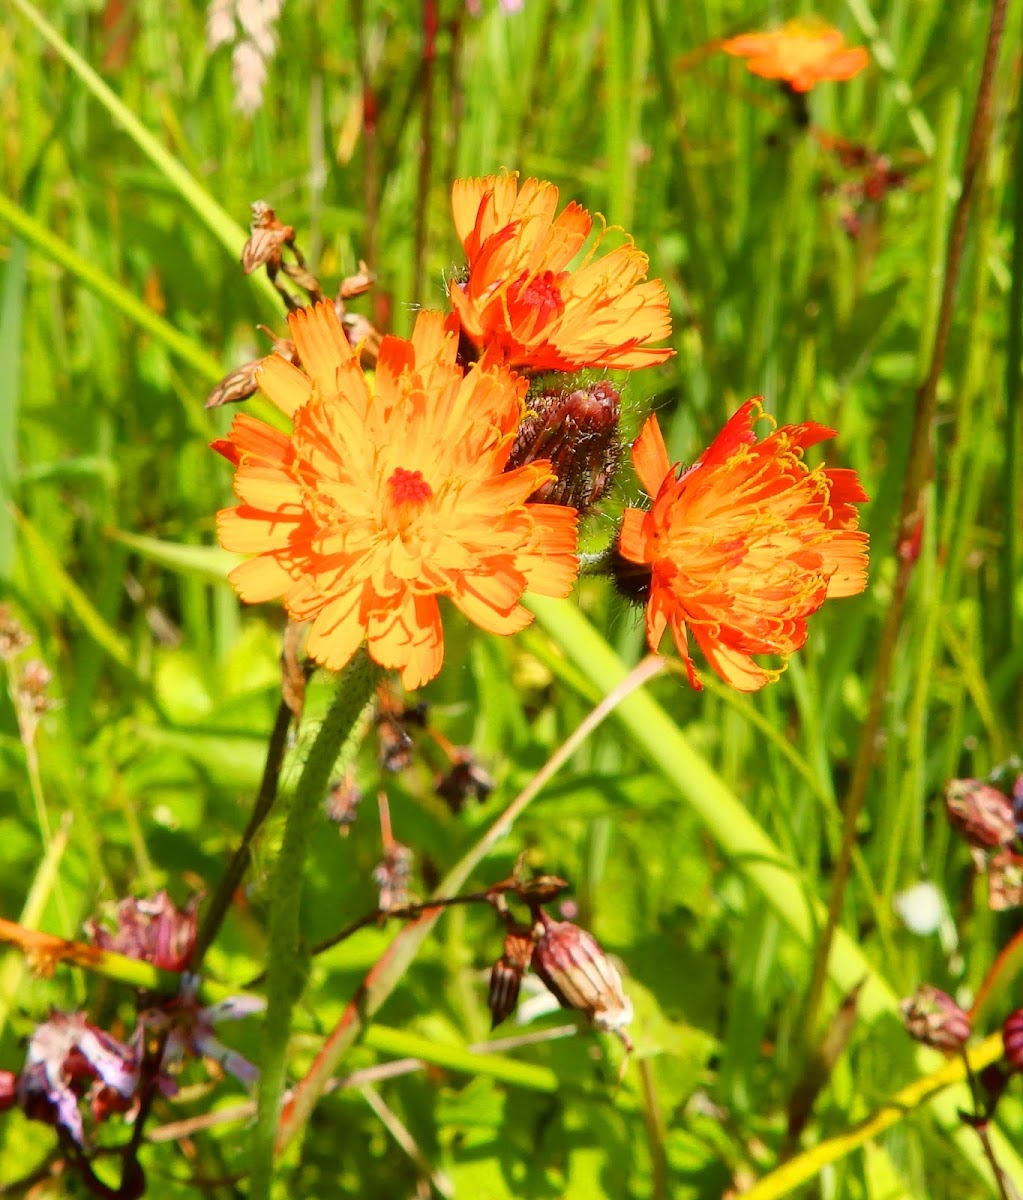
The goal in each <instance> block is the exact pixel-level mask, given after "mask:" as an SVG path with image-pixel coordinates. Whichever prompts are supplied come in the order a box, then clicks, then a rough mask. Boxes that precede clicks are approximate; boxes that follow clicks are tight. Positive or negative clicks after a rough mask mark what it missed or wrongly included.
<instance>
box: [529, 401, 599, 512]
mask: <svg viewBox="0 0 1023 1200" xmlns="http://www.w3.org/2000/svg"><path fill="white" fill-rule="evenodd" d="M527 403H528V410H527V412H526V415H525V417H524V418H523V420H522V423H521V424H520V425H519V430H518V435H517V436H516V439H515V445H514V447H513V448H512V452H511V456H510V457H509V459H508V465H507V467H506V470H509V471H510V470H513V469H514V468H516V467H521V466H524V465H525V464H526V463H531V462H535V461H536V460H537V459H541V458H547V459H550V462H551V467H552V469H553V471H554V474H555V475H556V476H557V479H555V480H553V481H552V482H550V483H546V484H544V486H543V487H542V488H539V489H538V490H537V491H536V492H535V493H534V494H533V495H532V496H531V497H530V499H531V500H534V501H542V502H546V503H548V504H564V505H567V506H568V507H570V508H576V509H578V510H579V511H580V512H581V513H585V512H587V511H588V510H589V509H591V508H592V507H593V506H594V505H595V504H596V503H597V501H598V500H600V499H601V498H602V497H603V496H604V495H605V494H606V493H607V491H608V489H609V488H610V486H611V484H612V483H613V482H614V477H615V474H616V472H617V470H618V466H619V463H620V461H621V446H620V445H619V442H618V421H619V417H620V416H621V401H620V399H619V395H618V392H617V390H616V389H615V388H614V386H613V385H612V384H611V383H610V382H609V381H608V380H606V379H601V380H598V381H597V382H596V383H589V384H586V385H584V386H583V387H578V388H575V389H573V390H572V391H568V390H567V389H564V388H563V389H561V390H560V391H554V392H543V393H541V394H540V395H539V396H535V397H532V398H531V399H530V400H529V401H528V402H527Z"/></svg>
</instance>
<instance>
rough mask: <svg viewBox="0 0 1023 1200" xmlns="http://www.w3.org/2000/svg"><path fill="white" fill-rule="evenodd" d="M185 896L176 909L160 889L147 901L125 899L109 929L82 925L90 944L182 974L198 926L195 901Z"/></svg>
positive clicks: (94, 924)
mask: <svg viewBox="0 0 1023 1200" xmlns="http://www.w3.org/2000/svg"><path fill="white" fill-rule="evenodd" d="M200 899H201V897H200V896H199V895H198V894H196V895H193V896H191V897H189V899H188V901H187V902H186V903H185V906H184V908H178V907H176V905H175V904H174V903H173V901H172V900H171V898H170V897H169V896H168V895H167V893H166V892H165V891H163V890H161V891H159V892H157V893H156V895H155V896H152V897H150V898H146V897H129V898H128V899H126V900H122V901H121V902H120V903H119V904H118V905H117V908H116V910H115V913H114V918H113V925H114V928H113V930H110V929H108V928H106V927H105V926H104V925H102V924H101V923H100V922H99V921H96V920H94V919H92V920H89V921H87V922H86V924H85V928H86V931H87V932H88V935H89V939H90V940H91V941H92V943H93V945H95V946H99V947H100V948H101V949H103V950H114V951H116V952H117V953H118V954H126V955H127V956H128V957H129V958H137V959H141V960H142V962H148V963H152V964H153V965H154V966H156V967H159V968H160V969H161V970H165V971H183V970H184V969H185V968H186V967H187V966H188V964H189V963H190V962H191V960H192V953H193V951H194V950H195V939H196V930H197V925H198V911H199V901H200Z"/></svg>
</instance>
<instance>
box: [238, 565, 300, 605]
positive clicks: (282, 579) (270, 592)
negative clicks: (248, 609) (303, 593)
mask: <svg viewBox="0 0 1023 1200" xmlns="http://www.w3.org/2000/svg"><path fill="white" fill-rule="evenodd" d="M228 579H230V581H231V583H232V585H233V586H234V589H235V591H236V592H237V593H238V595H239V596H240V597H241V598H242V600H244V601H245V603H246V604H262V603H263V601H264V600H276V599H277V598H278V597H279V596H283V595H284V593H285V592H286V591H287V590H288V588H289V587H291V584H292V582H293V580H292V578H291V575H290V574H289V573H288V572H287V571H286V570H285V569H284V567H282V566H281V564H280V563H279V562H278V561H277V559H276V558H274V556H273V555H272V554H261V555H259V557H258V558H250V559H249V560H248V562H243V563H241V564H240V565H239V566H237V567H235V568H234V570H233V571H231V572H230V573H229V575H228Z"/></svg>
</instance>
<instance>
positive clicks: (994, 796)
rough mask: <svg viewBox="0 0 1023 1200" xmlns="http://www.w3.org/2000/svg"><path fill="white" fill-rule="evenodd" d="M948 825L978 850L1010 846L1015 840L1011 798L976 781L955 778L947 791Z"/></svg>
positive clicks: (950, 782) (1014, 822) (1014, 821)
mask: <svg viewBox="0 0 1023 1200" xmlns="http://www.w3.org/2000/svg"><path fill="white" fill-rule="evenodd" d="M945 810H946V812H947V813H948V820H949V824H950V825H951V826H952V828H953V829H954V830H955V831H956V833H958V834H959V836H960V837H961V838H963V839H964V840H965V841H966V842H967V843H968V844H969V845H971V846H976V847H977V849H978V850H990V849H993V848H994V847H996V846H1008V845H1009V844H1010V843H1011V842H1012V841H1013V840H1014V839H1015V837H1016V832H1017V831H1016V820H1015V817H1014V815H1013V811H1012V802H1011V801H1010V799H1009V797H1008V796H1006V795H1004V794H1003V793H1002V792H1000V791H999V790H998V789H997V788H993V787H991V786H990V785H989V784H986V783H981V782H980V781H979V780H977V779H952V780H950V781H949V784H948V787H947V788H946V790H945Z"/></svg>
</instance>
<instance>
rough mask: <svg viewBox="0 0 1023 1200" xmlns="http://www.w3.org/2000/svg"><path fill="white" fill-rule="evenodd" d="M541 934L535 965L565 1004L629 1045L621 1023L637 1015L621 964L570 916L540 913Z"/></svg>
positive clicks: (551, 989)
mask: <svg viewBox="0 0 1023 1200" xmlns="http://www.w3.org/2000/svg"><path fill="white" fill-rule="evenodd" d="M537 915H538V918H539V920H538V924H539V927H540V934H539V938H538V939H537V943H536V948H535V949H534V951H533V970H534V971H535V972H536V973H537V975H539V976H540V978H541V979H542V980H543V982H544V983H545V984H546V985H547V988H548V990H549V991H551V992H552V993H553V994H554V995H555V996H556V997H557V1000H558V1003H559V1004H560V1005H561V1006H562V1008H575V1009H578V1011H579V1012H583V1013H585V1014H586V1015H587V1017H589V1019H590V1020H591V1021H592V1022H593V1024H594V1025H595V1026H596V1027H597V1029H601V1030H603V1031H605V1032H612V1033H617V1034H618V1036H619V1037H620V1038H621V1039H622V1041H623V1042H624V1043H625V1044H626V1046H630V1042H629V1038H628V1035H627V1034H626V1033H625V1032H624V1030H623V1028H622V1026H624V1025H628V1024H629V1022H630V1021H631V1020H632V1002H631V1000H629V998H628V996H626V994H625V991H624V989H623V987H622V979H621V976H620V975H619V974H618V970H617V968H616V967H615V966H614V964H613V963H612V962H611V960H610V959H609V958H608V956H607V955H606V954H605V953H604V951H603V950H601V948H600V946H599V945H598V944H597V942H596V941H595V939H594V938H593V937H591V936H590V934H588V933H587V932H586V931H585V930H584V929H580V928H579V926H578V925H573V924H572V922H571V921H553V920H551V918H550V917H548V916H547V914H546V913H545V912H543V911H542V910H540V911H539V912H538V914H537Z"/></svg>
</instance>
